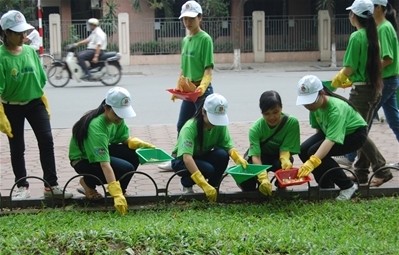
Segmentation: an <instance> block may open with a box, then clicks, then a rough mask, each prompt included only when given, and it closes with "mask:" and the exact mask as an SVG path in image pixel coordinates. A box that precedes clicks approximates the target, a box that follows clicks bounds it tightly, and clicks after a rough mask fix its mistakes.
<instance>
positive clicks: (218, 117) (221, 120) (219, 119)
mask: <svg viewBox="0 0 399 255" xmlns="http://www.w3.org/2000/svg"><path fill="white" fill-rule="evenodd" d="M206 115H207V117H208V120H209V122H210V123H211V124H212V125H214V126H227V125H229V117H228V116H227V114H223V115H222V114H212V113H209V112H207V113H206Z"/></svg>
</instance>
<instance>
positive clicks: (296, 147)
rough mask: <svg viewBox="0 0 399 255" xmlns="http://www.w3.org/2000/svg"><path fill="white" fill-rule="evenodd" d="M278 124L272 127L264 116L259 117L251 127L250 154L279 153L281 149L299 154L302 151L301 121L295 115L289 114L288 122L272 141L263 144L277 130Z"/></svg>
mask: <svg viewBox="0 0 399 255" xmlns="http://www.w3.org/2000/svg"><path fill="white" fill-rule="evenodd" d="M276 129H277V126H275V127H273V128H270V127H269V125H268V124H267V122H266V121H265V119H264V118H260V119H258V120H257V121H256V122H255V123H254V124H253V125H252V126H251V128H250V129H249V144H250V146H249V152H248V156H261V155H263V154H267V155H278V154H279V153H280V151H289V152H290V153H291V154H297V153H299V151H300V133H299V122H298V120H297V119H296V118H295V117H292V116H288V119H287V122H286V123H285V124H284V126H283V127H282V128H281V129H280V131H279V132H278V133H277V134H276V135H274V136H273V138H272V139H270V141H268V142H267V143H266V144H263V146H262V147H261V143H262V141H265V140H266V139H267V138H268V137H270V136H271V135H272V134H274V132H275V131H276Z"/></svg>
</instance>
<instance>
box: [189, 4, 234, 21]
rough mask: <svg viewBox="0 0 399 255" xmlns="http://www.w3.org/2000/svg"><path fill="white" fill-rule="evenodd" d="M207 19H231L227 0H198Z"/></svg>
mask: <svg viewBox="0 0 399 255" xmlns="http://www.w3.org/2000/svg"><path fill="white" fill-rule="evenodd" d="M197 2H198V3H199V4H200V5H201V7H202V12H203V15H204V16H205V17H219V18H221V17H229V2H230V1H226V0H197Z"/></svg>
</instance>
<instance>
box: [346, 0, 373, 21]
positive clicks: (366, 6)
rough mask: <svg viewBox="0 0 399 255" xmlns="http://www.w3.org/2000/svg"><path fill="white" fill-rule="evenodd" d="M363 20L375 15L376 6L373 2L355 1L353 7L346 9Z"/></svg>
mask: <svg viewBox="0 0 399 255" xmlns="http://www.w3.org/2000/svg"><path fill="white" fill-rule="evenodd" d="M346 9H347V10H351V11H352V12H353V13H354V14H356V15H357V16H359V17H362V18H368V17H370V16H371V15H373V12H374V4H373V2H372V1H371V0H355V1H354V2H353V4H352V5H351V6H349V7H348V8H346Z"/></svg>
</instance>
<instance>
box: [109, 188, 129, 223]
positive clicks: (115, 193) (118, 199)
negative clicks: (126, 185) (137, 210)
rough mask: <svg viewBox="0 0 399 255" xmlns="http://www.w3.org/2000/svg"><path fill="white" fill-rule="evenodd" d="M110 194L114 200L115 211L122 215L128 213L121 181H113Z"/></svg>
mask: <svg viewBox="0 0 399 255" xmlns="http://www.w3.org/2000/svg"><path fill="white" fill-rule="evenodd" d="M108 192H109V194H111V196H112V197H113V198H114V206H115V209H116V210H117V211H118V212H119V213H120V214H121V215H125V214H126V213H127V208H128V207H127V202H126V198H125V196H123V193H122V189H121V185H120V183H119V181H113V182H111V183H110V184H108Z"/></svg>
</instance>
